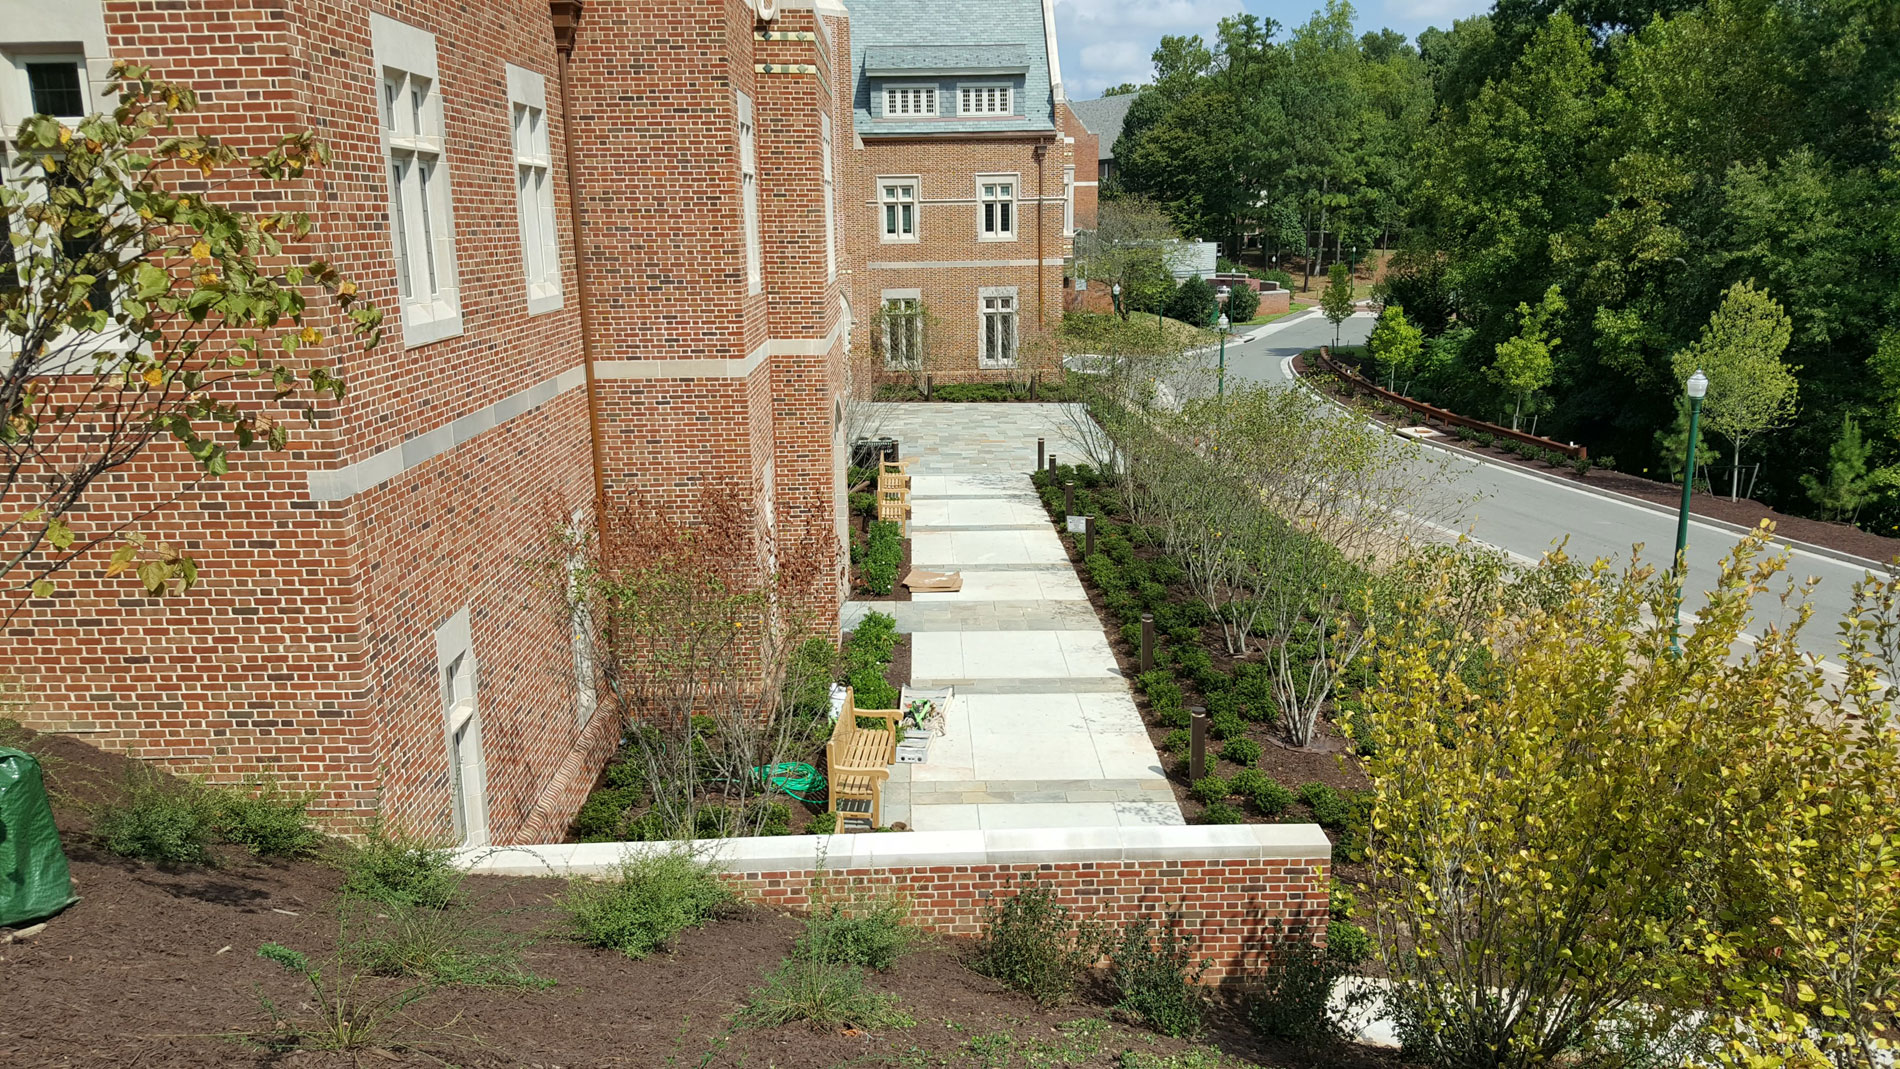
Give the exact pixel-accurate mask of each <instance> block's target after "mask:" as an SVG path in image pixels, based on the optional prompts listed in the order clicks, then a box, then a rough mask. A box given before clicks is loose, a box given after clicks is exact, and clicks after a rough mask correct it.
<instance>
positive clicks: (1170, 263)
mask: <svg viewBox="0 0 1900 1069" xmlns="http://www.w3.org/2000/svg"><path fill="white" fill-rule="evenodd" d="M1182 255H1183V247H1182V245H1181V234H1180V232H1179V231H1178V230H1176V229H1175V228H1174V223H1173V222H1171V221H1170V220H1169V219H1168V215H1167V213H1166V212H1164V211H1162V210H1161V208H1160V207H1159V206H1157V205H1156V204H1155V203H1154V202H1153V201H1150V200H1148V199H1147V198H1145V197H1137V196H1127V195H1124V196H1119V197H1113V198H1110V199H1105V200H1103V201H1102V205H1101V209H1100V211H1099V212H1097V214H1096V224H1095V229H1093V230H1084V231H1081V232H1080V233H1078V234H1076V236H1075V271H1076V275H1077V276H1078V277H1080V278H1086V279H1088V280H1089V282H1090V283H1091V284H1093V285H1098V286H1103V287H1108V286H1114V285H1117V284H1119V285H1120V286H1121V288H1122V307H1121V314H1122V318H1123V319H1127V318H1128V313H1129V312H1130V311H1140V312H1156V313H1158V312H1160V311H1161V310H1162V308H1163V307H1165V305H1166V302H1167V299H1168V297H1169V295H1171V294H1172V293H1173V292H1174V276H1173V275H1172V273H1171V272H1172V270H1173V268H1174V266H1175V264H1176V262H1178V260H1179V259H1180V257H1181V256H1182Z"/></svg>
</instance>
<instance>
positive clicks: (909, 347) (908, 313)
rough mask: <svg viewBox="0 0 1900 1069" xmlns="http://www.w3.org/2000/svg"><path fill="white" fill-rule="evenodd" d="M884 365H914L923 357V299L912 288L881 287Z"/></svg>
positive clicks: (918, 364)
mask: <svg viewBox="0 0 1900 1069" xmlns="http://www.w3.org/2000/svg"><path fill="white" fill-rule="evenodd" d="M883 340H884V366H885V367H886V368H889V369H891V370H893V371H897V370H903V369H907V368H916V367H919V366H921V365H922V364H923V359H924V302H923V298H922V296H921V295H920V294H919V293H918V292H917V291H915V290H886V291H884V339H883Z"/></svg>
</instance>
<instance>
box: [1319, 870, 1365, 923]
mask: <svg viewBox="0 0 1900 1069" xmlns="http://www.w3.org/2000/svg"><path fill="white" fill-rule="evenodd" d="M1358 906H1359V896H1358V895H1355V894H1353V893H1352V888H1350V887H1347V886H1346V885H1345V883H1343V882H1342V881H1341V880H1340V879H1339V877H1337V876H1335V877H1333V880H1332V888H1331V893H1330V894H1329V895H1328V896H1327V899H1326V913H1327V915H1328V916H1330V917H1331V918H1332V919H1334V920H1336V921H1345V920H1351V919H1352V914H1353V910H1355V909H1356V908H1358Z"/></svg>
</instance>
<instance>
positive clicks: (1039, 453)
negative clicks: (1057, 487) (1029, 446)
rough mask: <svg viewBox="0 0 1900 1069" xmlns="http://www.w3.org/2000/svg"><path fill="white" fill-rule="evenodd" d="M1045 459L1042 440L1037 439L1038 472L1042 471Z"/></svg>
mask: <svg viewBox="0 0 1900 1069" xmlns="http://www.w3.org/2000/svg"><path fill="white" fill-rule="evenodd" d="M1044 460H1045V458H1044V457H1043V453H1042V439H1040V438H1038V439H1036V470H1037V471H1041V470H1042V465H1043V462H1044Z"/></svg>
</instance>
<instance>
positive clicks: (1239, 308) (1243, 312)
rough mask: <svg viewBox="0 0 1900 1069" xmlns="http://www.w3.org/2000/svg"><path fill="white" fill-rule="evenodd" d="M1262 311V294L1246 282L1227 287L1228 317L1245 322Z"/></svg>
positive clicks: (1233, 320) (1238, 321) (1235, 321)
mask: <svg viewBox="0 0 1900 1069" xmlns="http://www.w3.org/2000/svg"><path fill="white" fill-rule="evenodd" d="M1258 311H1260V294H1258V293H1256V292H1254V288H1253V287H1252V286H1249V285H1247V284H1246V283H1245V282H1240V283H1236V284H1234V285H1232V286H1229V287H1228V288H1227V318H1228V319H1229V320H1231V321H1232V322H1234V323H1236V324H1239V323H1245V322H1247V321H1248V320H1250V319H1252V318H1253V317H1254V314H1255V313H1256V312H1258Z"/></svg>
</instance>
